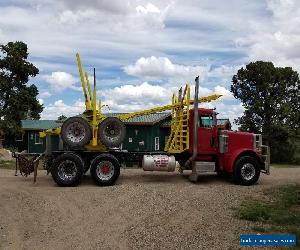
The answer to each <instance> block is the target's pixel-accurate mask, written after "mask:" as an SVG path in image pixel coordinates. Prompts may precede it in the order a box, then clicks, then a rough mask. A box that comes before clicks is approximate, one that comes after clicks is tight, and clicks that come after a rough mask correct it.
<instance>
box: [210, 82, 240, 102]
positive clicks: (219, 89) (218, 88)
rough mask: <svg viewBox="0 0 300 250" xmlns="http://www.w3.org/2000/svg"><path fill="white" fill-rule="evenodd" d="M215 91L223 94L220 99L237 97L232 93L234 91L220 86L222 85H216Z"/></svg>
mask: <svg viewBox="0 0 300 250" xmlns="http://www.w3.org/2000/svg"><path fill="white" fill-rule="evenodd" d="M214 93H215V94H219V95H222V97H221V98H220V100H234V99H235V98H234V96H233V95H232V93H231V92H230V91H229V90H228V89H226V88H225V87H223V86H220V85H218V86H216V87H214Z"/></svg>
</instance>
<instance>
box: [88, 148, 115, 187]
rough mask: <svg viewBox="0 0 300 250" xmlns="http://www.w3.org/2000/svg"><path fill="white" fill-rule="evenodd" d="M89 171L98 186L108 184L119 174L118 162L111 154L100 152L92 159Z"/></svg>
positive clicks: (113, 181)
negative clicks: (100, 153)
mask: <svg viewBox="0 0 300 250" xmlns="http://www.w3.org/2000/svg"><path fill="white" fill-rule="evenodd" d="M90 171H91V176H92V178H93V180H94V181H95V182H96V183H97V184H98V185H99V186H110V185H113V184H114V183H115V181H116V180H117V179H118V177H119V175H120V164H119V161H118V159H117V158H116V157H114V156H113V155H110V154H102V155H99V156H97V157H96V158H95V159H94V160H93V161H92V164H91V170H90Z"/></svg>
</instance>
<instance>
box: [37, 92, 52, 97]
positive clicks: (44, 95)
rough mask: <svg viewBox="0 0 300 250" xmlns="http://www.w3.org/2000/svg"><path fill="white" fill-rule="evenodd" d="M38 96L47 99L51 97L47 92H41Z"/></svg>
mask: <svg viewBox="0 0 300 250" xmlns="http://www.w3.org/2000/svg"><path fill="white" fill-rule="evenodd" d="M39 96H40V97H44V98H47V97H50V96H51V93H50V92H49V91H43V92H41V93H39Z"/></svg>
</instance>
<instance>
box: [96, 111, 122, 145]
mask: <svg viewBox="0 0 300 250" xmlns="http://www.w3.org/2000/svg"><path fill="white" fill-rule="evenodd" d="M98 133H99V138H100V141H101V142H102V143H103V144H104V145H105V146H106V147H110V148H112V147H117V146H119V145H120V144H121V143H122V142H123V140H124V138H125V134H126V128H125V125H124V123H123V122H122V121H121V120H120V119H118V118H116V117H107V118H105V119H104V120H103V121H102V122H101V123H100V125H99V129H98Z"/></svg>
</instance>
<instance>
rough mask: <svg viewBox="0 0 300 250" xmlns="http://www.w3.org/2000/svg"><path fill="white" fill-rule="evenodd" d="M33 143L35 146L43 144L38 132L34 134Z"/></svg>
mask: <svg viewBox="0 0 300 250" xmlns="http://www.w3.org/2000/svg"><path fill="white" fill-rule="evenodd" d="M34 143H35V144H43V140H42V139H41V138H40V134H39V132H36V133H35V136H34Z"/></svg>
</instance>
